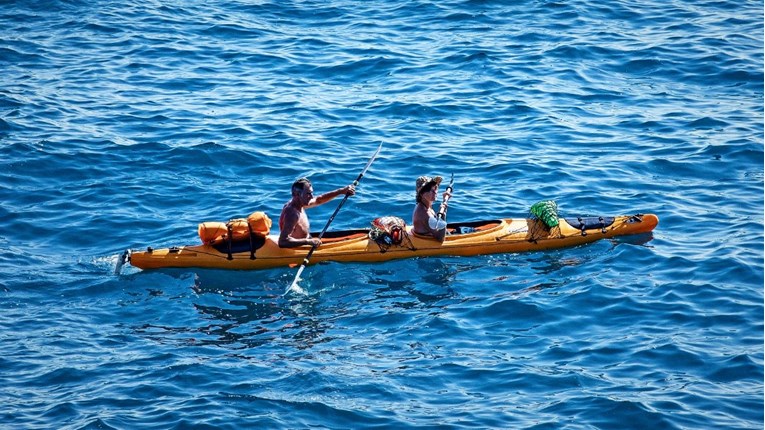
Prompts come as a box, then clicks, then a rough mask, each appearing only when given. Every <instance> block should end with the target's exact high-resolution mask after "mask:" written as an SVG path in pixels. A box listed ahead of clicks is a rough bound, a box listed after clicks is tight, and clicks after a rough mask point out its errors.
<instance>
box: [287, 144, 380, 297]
mask: <svg viewBox="0 0 765 430" xmlns="http://www.w3.org/2000/svg"><path fill="white" fill-rule="evenodd" d="M381 148H382V143H381V144H380V146H378V147H377V151H375V153H374V155H372V158H370V159H369V161H367V165H366V166H364V170H362V171H361V173H359V176H358V178H356V180H355V181H353V186H354V187H355V186H357V185H358V184H359V181H361V178H363V177H364V174H365V173H367V170H368V169H369V166H371V165H372V162H373V161H374V160H375V158H377V154H379V153H380V149H381ZM348 197H350V194H346V195H345V196H344V197H343V199H342V200H341V201H340V204H339V205H337V208H336V209H335V212H333V213H332V216H331V217H329V220H328V221H327V224H325V225H324V229H322V230H321V233H319V240H321V238H322V237H324V233H326V232H327V229H328V228H329V225H330V224H332V221H333V220H334V219H335V216H336V215H337V213H338V212H340V208H342V207H343V205H344V204H345V201H346V200H348ZM316 248H317V245H316V244H314V245H311V250H310V251H308V254H306V256H305V258H304V259H303V263H302V264H301V265H300V268H299V269H298V272H297V275H295V280H294V281H292V284H290V287H289V288H288V289H287V291H285V294H286V293H287V292H289V291H290V290H291V289H293V288H294V287H295V286H296V285H297V283H298V280H300V275H301V274H302V273H303V270H304V269H305V266H307V265H308V262H309V261H310V260H311V256H312V255H313V252H314V251H315V250H316Z"/></svg>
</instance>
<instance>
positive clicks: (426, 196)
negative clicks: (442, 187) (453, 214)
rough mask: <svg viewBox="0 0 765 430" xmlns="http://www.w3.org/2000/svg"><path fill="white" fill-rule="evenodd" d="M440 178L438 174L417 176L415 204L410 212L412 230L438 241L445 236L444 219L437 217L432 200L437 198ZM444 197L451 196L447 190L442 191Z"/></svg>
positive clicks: (442, 239) (441, 240)
mask: <svg viewBox="0 0 765 430" xmlns="http://www.w3.org/2000/svg"><path fill="white" fill-rule="evenodd" d="M442 180H443V178H441V177H440V176H436V177H434V178H431V177H429V176H420V177H419V178H417V182H416V187H417V205H416V206H415V207H414V213H413V214H412V231H413V232H414V233H415V234H419V235H421V236H433V238H434V239H436V240H437V241H439V242H443V241H444V239H445V238H446V221H445V220H443V219H439V218H438V216H437V215H436V211H435V210H434V209H433V202H435V201H436V199H437V198H438V185H439V184H440V183H441V181H442ZM446 197H451V193H449V191H448V190H447V191H446V192H445V193H444V198H446Z"/></svg>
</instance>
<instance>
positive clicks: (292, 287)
mask: <svg viewBox="0 0 765 430" xmlns="http://www.w3.org/2000/svg"><path fill="white" fill-rule="evenodd" d="M304 269H305V264H303V265H302V266H300V268H299V269H298V272H297V274H296V275H295V279H294V280H293V281H292V283H291V284H290V286H289V288H287V290H286V291H285V292H284V295H285V296H286V295H287V294H289V293H290V291H294V292H296V293H298V294H305V290H303V289H302V288H300V285H298V282H300V280H301V278H300V275H302V274H303V270H304Z"/></svg>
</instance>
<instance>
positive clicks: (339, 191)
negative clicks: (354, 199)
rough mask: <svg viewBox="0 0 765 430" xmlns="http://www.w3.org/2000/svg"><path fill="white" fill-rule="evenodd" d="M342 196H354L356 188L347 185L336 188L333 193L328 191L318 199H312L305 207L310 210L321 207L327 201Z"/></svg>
mask: <svg viewBox="0 0 765 430" xmlns="http://www.w3.org/2000/svg"><path fill="white" fill-rule="evenodd" d="M344 194H349V195H351V196H352V195H354V194H356V187H354V186H353V185H348V186H345V187H343V188H338V189H336V190H334V191H330V192H328V193H324V194H322V195H320V196H318V197H314V198H313V199H312V200H311V201H310V202H309V203H308V204H307V205H306V206H305V207H307V208H312V207H315V206H319V205H323V204H324V203H327V202H328V201H330V200H332V199H334V198H335V197H337V196H342V195H344Z"/></svg>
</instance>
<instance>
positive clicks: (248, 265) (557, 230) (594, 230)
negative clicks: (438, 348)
mask: <svg viewBox="0 0 765 430" xmlns="http://www.w3.org/2000/svg"><path fill="white" fill-rule="evenodd" d="M577 220H578V221H577ZM658 223H659V219H658V217H657V216H656V215H653V214H639V215H632V216H616V217H609V218H603V217H588V218H585V219H582V218H578V219H574V220H573V221H572V219H570V218H567V219H563V218H561V219H559V224H558V226H555V227H552V228H547V227H546V226H545V225H544V224H542V222H541V221H540V220H538V219H523V218H520V219H511V218H507V219H496V220H488V221H476V222H470V223H456V224H450V225H449V226H448V229H449V230H450V231H453V232H454V234H450V235H448V236H447V237H446V240H445V241H444V242H443V243H440V242H438V241H436V240H434V239H432V238H429V237H421V236H418V235H415V234H412V233H411V232H410V233H409V234H407V235H406V237H405V240H404V241H403V242H402V243H401V244H400V245H391V246H389V247H387V246H382V247H381V246H380V245H378V244H377V242H375V241H373V240H371V239H370V238H369V236H368V234H367V233H368V230H350V231H344V232H343V231H340V232H332V233H329V234H327V235H325V237H324V238H323V239H322V245H321V246H319V247H318V248H316V250H315V251H314V253H313V255H312V256H311V259H310V264H317V263H322V262H362V263H372V262H382V261H389V260H396V259H401V258H412V257H433V256H473V255H482V254H499V253H516V252H529V251H542V250H550V249H558V248H565V247H571V246H577V245H583V244H586V243H590V242H594V241H597V240H600V239H605V238H612V237H617V236H627V235H634V234H642V233H648V232H651V231H652V230H653V229H654V228H656V226H657V225H658ZM277 241H278V236H276V235H268V236H266V237H265V241H264V243H262V244H259V245H260V246H259V247H258V248H257V249H255V250H254V252H252V251H251V250H249V249H248V250H245V251H241V252H228V251H226V250H225V249H221V247H220V246H218V247H217V248H216V247H214V246H212V245H189V246H181V247H172V248H164V249H156V250H153V249H151V248H149V249H147V250H145V251H131V252H129V255H128V261H129V263H130V264H131V265H132V266H134V267H137V268H140V269H160V268H211V269H232V270H258V269H269V268H275V267H284V266H296V265H300V264H301V263H302V262H303V259H304V258H305V257H306V255H307V254H308V252H309V251H310V249H311V248H310V246H301V247H298V248H279V246H278V244H277Z"/></svg>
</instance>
